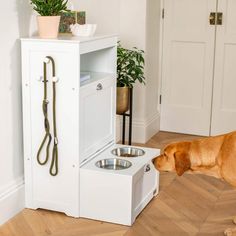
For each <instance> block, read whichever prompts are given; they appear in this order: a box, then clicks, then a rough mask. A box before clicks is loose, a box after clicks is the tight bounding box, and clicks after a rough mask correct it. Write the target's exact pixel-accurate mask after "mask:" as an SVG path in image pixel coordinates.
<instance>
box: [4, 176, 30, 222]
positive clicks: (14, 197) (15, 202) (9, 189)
mask: <svg viewBox="0 0 236 236" xmlns="http://www.w3.org/2000/svg"><path fill="white" fill-rule="evenodd" d="M24 195H25V194H24V180H23V177H22V178H18V179H17V180H15V181H13V182H11V183H10V184H9V185H7V186H5V187H4V189H2V190H1V191H0V225H2V224H4V223H5V222H6V221H8V220H9V219H10V218H12V217H13V216H15V215H16V214H17V213H19V212H20V211H22V210H23V209H24V208H25V196H24Z"/></svg>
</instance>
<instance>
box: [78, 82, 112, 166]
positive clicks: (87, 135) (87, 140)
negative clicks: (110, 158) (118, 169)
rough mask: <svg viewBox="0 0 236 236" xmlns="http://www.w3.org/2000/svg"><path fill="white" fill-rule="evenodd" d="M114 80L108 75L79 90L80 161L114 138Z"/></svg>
mask: <svg viewBox="0 0 236 236" xmlns="http://www.w3.org/2000/svg"><path fill="white" fill-rule="evenodd" d="M114 81H115V79H114V78H112V77H109V78H108V79H105V80H101V81H98V82H96V83H93V84H90V85H88V86H86V87H82V88H81V90H80V163H81V162H83V161H84V160H85V159H87V158H88V156H89V155H91V154H94V153H95V152H96V151H98V149H101V148H103V147H104V146H105V145H106V144H108V143H109V142H110V141H113V140H114V122H115V119H114V117H115V97H116V96H115V83H114ZM99 84H101V85H102V89H101V90H97V86H99Z"/></svg>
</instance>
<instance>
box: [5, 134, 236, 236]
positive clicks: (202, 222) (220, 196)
mask: <svg viewBox="0 0 236 236" xmlns="http://www.w3.org/2000/svg"><path fill="white" fill-rule="evenodd" d="M195 138H198V137H197V136H190V135H182V134H175V133H168V132H160V133H158V134H156V135H155V136H154V137H152V139H150V140H149V142H148V143H147V144H145V145H144V146H147V147H154V148H161V149H162V148H163V147H164V146H165V145H166V144H168V143H170V142H175V141H180V140H181V141H182V140H192V139H195ZM234 215H236V190H235V189H233V188H232V187H231V186H229V185H228V184H226V183H225V182H223V181H221V180H218V179H215V178H213V177H208V176H203V175H192V174H184V175H183V176H182V177H177V176H176V174H174V173H161V176H160V193H159V194H158V196H157V197H156V198H154V199H153V200H152V201H151V202H150V203H149V204H148V206H147V207H146V208H145V209H144V210H143V212H142V213H141V214H140V215H139V216H138V218H137V220H136V222H135V223H134V225H133V226H132V227H127V226H121V225H116V224H109V223H105V222H100V221H93V220H88V219H82V218H80V219H75V218H71V217H67V216H65V215H64V214H61V213H57V212H51V211H46V210H37V211H34V210H29V209H25V210H23V211H22V212H21V213H19V214H18V215H17V216H15V217H14V218H13V219H11V220H10V221H8V222H7V223H6V224H4V225H3V226H2V227H0V236H159V235H160V236H172V235H173V236H185V235H186V236H187V235H192V236H195V235H196V236H218V235H219V236H220V235H223V231H224V230H225V229H226V228H228V227H233V226H234V224H233V223H232V216H234Z"/></svg>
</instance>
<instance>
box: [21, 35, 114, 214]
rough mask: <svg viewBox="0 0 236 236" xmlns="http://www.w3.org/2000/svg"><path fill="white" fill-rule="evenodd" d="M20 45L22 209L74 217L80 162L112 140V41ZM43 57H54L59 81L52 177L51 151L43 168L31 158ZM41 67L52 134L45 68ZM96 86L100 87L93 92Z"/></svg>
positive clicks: (38, 127)
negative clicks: (83, 74) (86, 77)
mask: <svg viewBox="0 0 236 236" xmlns="http://www.w3.org/2000/svg"><path fill="white" fill-rule="evenodd" d="M21 41H22V88H23V119H24V161H25V162H24V163H25V187H26V207H28V208H33V209H37V208H45V209H50V210H56V211H61V212H65V213H66V214H67V215H70V216H76V217H79V215H80V214H79V168H80V164H81V163H82V162H83V160H85V159H87V158H88V157H89V156H90V155H91V154H92V153H95V152H96V149H100V148H101V147H105V146H106V145H107V144H108V143H109V142H110V141H112V140H113V137H114V122H115V86H116V42H117V38H116V37H93V38H86V39H80V38H75V39H70V38H61V39H58V40H42V39H37V38H29V39H22V40H21ZM46 56H51V57H52V58H53V59H54V61H55V69H56V76H57V77H58V78H59V81H58V82H57V84H56V92H57V101H56V104H57V105H56V106H57V107H56V109H57V110H56V114H57V130H58V142H59V143H58V153H59V174H58V175H57V176H56V177H52V176H50V175H49V166H50V161H51V153H52V150H50V160H49V163H48V164H47V165H46V166H40V165H39V164H38V163H37V160H36V156H37V151H38V149H39V145H40V143H41V141H42V138H43V136H44V133H45V131H44V123H43V122H44V117H43V113H42V106H41V104H42V99H43V83H42V81H41V80H40V78H42V76H43V61H44V58H45V57H46ZM47 68H48V80H49V82H48V99H49V101H50V102H49V106H48V108H49V118H50V124H51V132H52V119H51V117H52V109H51V107H52V105H51V104H52V102H51V100H52V83H51V77H50V76H51V71H50V70H51V66H50V65H49V66H48V67H47ZM81 71H87V72H89V73H90V72H92V73H90V76H91V79H89V80H87V81H84V82H83V83H80V72H81ZM99 84H101V86H102V88H101V89H100V90H97V86H100V85H99ZM51 147H52V145H51ZM98 147H99V148H98ZM43 153H45V152H44V151H43ZM43 156H44V155H42V157H43Z"/></svg>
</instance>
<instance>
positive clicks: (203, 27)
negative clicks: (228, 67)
mask: <svg viewBox="0 0 236 236" xmlns="http://www.w3.org/2000/svg"><path fill="white" fill-rule="evenodd" d="M232 1H233V0H232ZM216 7H217V1H216V0H178V1H176V0H165V1H164V9H165V16H164V34H163V66H162V89H161V94H162V104H161V130H165V131H172V132H179V133H188V134H197V135H209V133H210V117H211V100H212V79H213V65H214V64H213V63H214V40H215V26H214V25H210V24H209V15H210V12H216ZM234 25H235V23H234ZM235 61H236V60H235ZM235 68H236V66H235ZM235 103H236V100H235Z"/></svg>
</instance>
